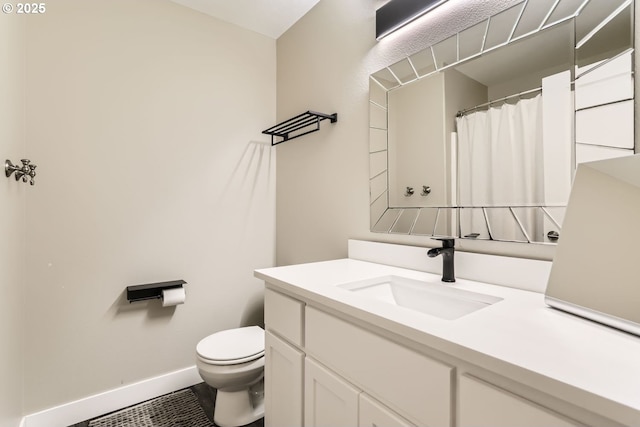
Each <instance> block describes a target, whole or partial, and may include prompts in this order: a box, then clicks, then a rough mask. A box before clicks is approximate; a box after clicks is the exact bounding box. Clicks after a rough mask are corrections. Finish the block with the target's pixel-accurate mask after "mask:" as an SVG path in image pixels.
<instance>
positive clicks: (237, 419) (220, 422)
mask: <svg viewBox="0 0 640 427" xmlns="http://www.w3.org/2000/svg"><path fill="white" fill-rule="evenodd" d="M262 417H264V383H263V381H260V382H258V383H257V384H255V385H253V386H251V387H250V388H249V389H245V390H239V391H224V390H218V392H217V394H216V404H215V409H214V412H213V422H214V423H215V424H216V425H217V426H220V427H240V426H244V425H247V424H251V423H252V422H254V421H256V420H259V419H260V418H262Z"/></svg>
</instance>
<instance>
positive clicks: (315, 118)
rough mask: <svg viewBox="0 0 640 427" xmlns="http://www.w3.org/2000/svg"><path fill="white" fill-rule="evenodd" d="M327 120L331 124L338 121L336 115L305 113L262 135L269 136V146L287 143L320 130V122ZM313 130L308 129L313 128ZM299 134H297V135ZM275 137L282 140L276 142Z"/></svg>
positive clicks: (279, 124)
mask: <svg viewBox="0 0 640 427" xmlns="http://www.w3.org/2000/svg"><path fill="white" fill-rule="evenodd" d="M327 119H329V120H330V121H331V123H335V122H337V121H338V113H333V114H323V113H317V112H315V111H307V112H304V113H302V114H299V115H297V116H295V117H292V118H290V119H289V120H285V121H284V122H282V123H278V124H277V125H275V126H272V127H270V128H269V129H266V130H263V131H262V133H264V134H267V135H271V145H277V144H280V143H281V142H285V141H289V140H291V139H294V138H297V137H299V136H302V135H306V134H308V133H311V132H316V131H318V130H320V122H321V121H322V120H327ZM314 125H315V127H314V128H310V127H311V126H314ZM297 132H299V133H297ZM276 137H280V138H282V139H280V140H276Z"/></svg>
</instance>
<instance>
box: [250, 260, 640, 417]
mask: <svg viewBox="0 0 640 427" xmlns="http://www.w3.org/2000/svg"><path fill="white" fill-rule="evenodd" d="M386 275H396V276H403V277H408V278H412V279H416V280H426V281H434V280H435V281H439V280H440V276H438V275H435V274H431V273H424V272H420V271H415V270H408V269H404V268H398V267H392V266H387V265H382V264H376V263H371V262H365V261H358V260H354V259H340V260H334V261H326V262H318V263H310V264H300V265H293V266H286V267H274V268H266V269H261V270H256V272H255V276H256V277H258V278H260V279H263V280H265V281H267V282H269V283H270V284H272V285H273V286H275V287H276V289H279V290H281V291H282V292H285V293H287V294H289V295H292V296H294V297H298V298H300V299H304V300H306V301H308V302H310V303H312V304H313V303H316V304H320V305H323V306H326V307H329V308H332V309H335V310H338V311H340V312H343V313H345V314H347V315H349V316H352V317H355V318H357V319H360V320H362V321H365V322H367V323H369V324H372V325H373V326H376V327H379V328H382V329H384V330H388V331H390V332H392V333H395V334H398V335H400V336H403V337H406V338H408V339H410V340H413V341H415V342H418V343H421V344H424V345H426V346H429V347H431V348H434V349H436V350H439V351H442V352H444V353H447V354H450V355H452V356H454V357H457V358H460V359H462V360H465V361H467V362H469V363H472V364H474V365H476V366H480V367H484V368H486V369H490V370H494V371H496V370H497V371H499V372H500V373H501V374H503V375H504V376H506V377H510V378H513V379H514V380H517V381H519V382H523V383H525V384H527V383H528V381H536V382H540V381H542V382H545V381H551V382H552V383H553V385H554V387H553V390H554V393H556V394H558V396H557V397H558V398H561V399H564V400H567V401H569V402H571V403H574V404H577V405H578V406H581V407H585V408H587V409H589V408H594V407H598V408H599V409H604V411H605V412H606V413H608V414H609V415H611V414H615V415H616V416H615V417H614V419H615V420H617V421H620V422H623V423H628V424H635V425H640V338H639V337H635V336H633V335H631V334H627V333H624V332H620V331H617V330H615V329H613V328H610V327H606V326H602V325H599V324H597V323H595V322H592V321H588V320H584V319H581V318H579V317H576V316H573V315H570V314H566V313H563V312H561V311H558V310H555V309H553V308H550V307H548V306H546V305H545V303H544V295H543V294H541V293H537V292H529V291H524V290H519V289H512V288H508V287H504V286H497V285H489V284H485V283H480V282H474V281H469V280H462V279H458V280H457V282H456V283H455V284H452V285H450V286H454V287H456V288H460V289H466V290H470V291H475V292H480V293H484V294H489V295H494V296H497V297H500V298H503V301H500V302H497V303H495V304H493V305H490V306H488V307H485V308H482V309H481V310H478V311H475V312H473V313H470V314H467V315H465V316H463V317H460V318H458V319H455V320H443V319H440V318H437V317H433V316H429V315H427V314H423V313H419V312H415V311H413V310H410V309H406V308H403V307H396V306H393V305H391V304H387V303H384V302H381V301H376V300H374V299H370V298H365V297H363V296H361V295H357V294H356V293H354V292H351V291H348V290H345V289H342V288H339V287H337V285H339V284H343V283H348V282H353V281H359V280H365V279H373V278H376V277H381V276H386ZM447 286H449V285H447ZM487 356H488V357H487ZM603 405H604V406H603Z"/></svg>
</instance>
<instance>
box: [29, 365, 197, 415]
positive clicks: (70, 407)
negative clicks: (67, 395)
mask: <svg viewBox="0 0 640 427" xmlns="http://www.w3.org/2000/svg"><path fill="white" fill-rule="evenodd" d="M200 382H202V379H201V378H200V375H199V374H198V368H196V367H195V366H191V367H189V368H185V369H180V370H178V371H174V372H169V373H168V374H164V375H160V376H158V377H155V378H150V379H147V380H143V381H140V382H137V383H133V384H129V385H126V386H123V387H118V388H116V389H113V390H109V391H105V392H103V393H99V394H95V395H93V396H89V397H85V398H83V399H79V400H76V401H74V402H69V403H65V404H63V405H60V406H56V407H54V408H49V409H45V410H44V411H40V412H36V413H35V414H30V415H27V416H25V417H24V418H23V419H22V422H21V423H20V427H66V426H70V425H72V424H76V423H79V422H82V421H85V420H89V419H91V418H95V417H98V416H100V415H102V414H107V413H109V412H113V411H116V410H118V409H121V408H125V407H127V406H131V405H135V404H136V403H139V402H143V401H145V400H149V399H153V398H154V397H158V396H161V395H163V394H167V393H171V392H172V391H176V390H180V389H183V388H186V387H190V386H192V385H194V384H198V383H200Z"/></svg>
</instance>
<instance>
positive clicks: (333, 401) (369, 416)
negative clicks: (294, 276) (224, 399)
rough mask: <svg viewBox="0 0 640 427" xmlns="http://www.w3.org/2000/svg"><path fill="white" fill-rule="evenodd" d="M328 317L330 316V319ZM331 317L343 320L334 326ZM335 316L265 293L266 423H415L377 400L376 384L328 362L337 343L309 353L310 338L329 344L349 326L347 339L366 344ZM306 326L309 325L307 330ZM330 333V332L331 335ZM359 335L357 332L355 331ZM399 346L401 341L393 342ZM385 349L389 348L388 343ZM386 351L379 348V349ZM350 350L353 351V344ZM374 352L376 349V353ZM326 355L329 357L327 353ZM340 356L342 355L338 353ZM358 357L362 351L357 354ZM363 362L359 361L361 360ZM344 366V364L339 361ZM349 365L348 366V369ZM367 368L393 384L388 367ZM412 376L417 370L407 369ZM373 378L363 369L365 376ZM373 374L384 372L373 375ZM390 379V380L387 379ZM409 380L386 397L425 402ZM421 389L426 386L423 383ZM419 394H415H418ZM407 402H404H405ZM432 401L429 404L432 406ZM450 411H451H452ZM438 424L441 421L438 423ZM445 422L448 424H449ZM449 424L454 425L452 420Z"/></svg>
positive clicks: (403, 426)
mask: <svg viewBox="0 0 640 427" xmlns="http://www.w3.org/2000/svg"><path fill="white" fill-rule="evenodd" d="M324 316H327V318H325V317H324ZM331 320H335V321H337V322H338V323H337V324H334V323H333V322H331ZM341 322H343V321H342V320H340V319H334V318H333V316H330V315H328V314H326V313H324V312H322V311H320V310H317V309H314V308H311V307H307V306H305V304H304V303H303V302H302V301H297V300H295V299H293V298H291V297H289V296H286V295H283V294H280V293H278V292H275V291H273V290H271V289H267V290H266V291H265V326H266V329H267V330H266V335H265V336H266V341H265V425H266V426H268V427H299V426H303V425H304V426H307V427H341V426H344V427H355V426H361V427H374V426H385V427H415V425H414V424H412V423H410V422H409V421H407V420H405V419H404V418H403V417H402V416H401V415H399V414H398V413H396V412H394V411H393V410H392V409H390V408H388V407H386V406H385V405H383V404H381V403H380V402H378V401H376V400H375V399H374V398H372V397H371V396H370V395H367V394H366V392H369V393H372V394H374V393H375V392H376V387H377V386H376V385H375V382H374V383H373V384H369V383H368V382H367V381H359V384H357V385H356V384H354V382H352V381H350V380H349V379H348V377H347V376H343V375H341V374H339V373H337V372H336V371H334V370H332V369H331V368H329V367H327V366H326V363H327V362H331V361H334V359H335V355H332V353H333V352H332V351H331V349H334V350H335V349H337V346H336V345H333V344H331V345H328V346H327V347H326V350H328V352H324V351H320V352H316V354H314V355H310V354H308V349H307V347H306V342H307V341H308V340H309V341H310V342H311V343H313V344H312V348H316V347H317V346H318V345H321V346H323V344H321V343H322V342H324V340H325V339H326V337H327V336H331V335H334V336H338V335H339V331H338V330H336V328H338V329H342V328H344V327H345V326H346V328H344V331H343V332H345V331H346V332H347V334H349V335H347V336H344V335H342V338H341V339H353V340H354V341H353V342H352V343H351V345H352V346H356V347H359V346H361V345H362V344H363V341H362V340H363V339H364V336H361V334H360V333H358V331H354V330H352V329H351V327H349V324H348V323H346V322H345V323H344V324H343V323H341ZM302 325H305V329H304V331H303V329H302ZM327 333H328V334H329V335H327ZM354 333H355V335H353V334H354ZM376 344H379V343H371V342H367V344H366V346H365V347H366V348H367V349H369V350H366V351H367V352H369V351H370V349H371V345H376ZM393 345H395V344H393ZM383 347H384V346H383ZM379 350H380V349H377V350H375V351H378V352H379ZM346 351H349V352H351V351H352V350H349V348H346ZM371 352H372V353H374V351H371ZM382 354H385V360H388V361H389V363H390V365H395V366H396V368H397V367H400V368H401V369H402V370H405V368H406V366H405V365H404V364H402V363H400V364H398V360H394V359H393V356H391V357H390V358H387V357H386V356H388V355H387V354H386V352H385V351H384V349H383V352H382ZM325 355H326V356H327V357H325ZM336 355H338V357H340V356H339V353H336ZM353 356H355V357H356V358H358V357H359V356H358V354H357V353H356V352H353ZM355 360H356V362H357V359H355ZM337 365H338V367H340V366H339V365H340V364H339V363H338V364H337ZM343 368H344V367H343ZM366 369H375V370H376V371H378V373H379V374H383V375H382V376H381V379H382V381H384V382H387V380H388V378H387V377H388V375H390V374H392V373H391V372H387V373H386V375H385V373H384V371H385V370H387V369H386V368H385V367H382V366H378V367H374V366H371V365H369V366H368V367H367V368H366ZM405 372H407V374H409V376H413V375H412V374H411V371H408V370H406V371H405ZM367 376H369V375H368V374H366V372H364V371H363V372H362V375H361V378H360V379H361V380H362V379H366V377H367ZM371 376H372V377H375V378H378V377H380V375H377V374H375V372H373V373H372V375H371ZM385 378H387V379H385ZM407 380H408V379H407V378H398V379H397V380H396V381H395V384H392V385H391V387H390V388H389V389H388V390H387V389H385V390H383V391H382V392H381V393H380V394H381V395H383V396H384V395H388V394H393V397H392V398H391V399H390V400H391V401H394V400H395V401H404V400H408V401H409V402H410V406H411V405H415V406H419V407H422V406H425V403H426V402H425V398H426V397H425V396H422V397H420V396H416V395H415V389H413V388H412V387H411V386H407V384H402V382H404V381H407ZM420 388H421V389H422V388H423V387H420ZM412 395H413V396H412ZM447 404H448V403H447ZM400 406H402V405H400ZM428 406H429V405H426V407H428ZM446 412H447V414H448V413H450V410H449V409H447V410H446ZM434 425H436V424H434ZM443 425H445V424H443ZM446 425H449V424H446Z"/></svg>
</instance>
